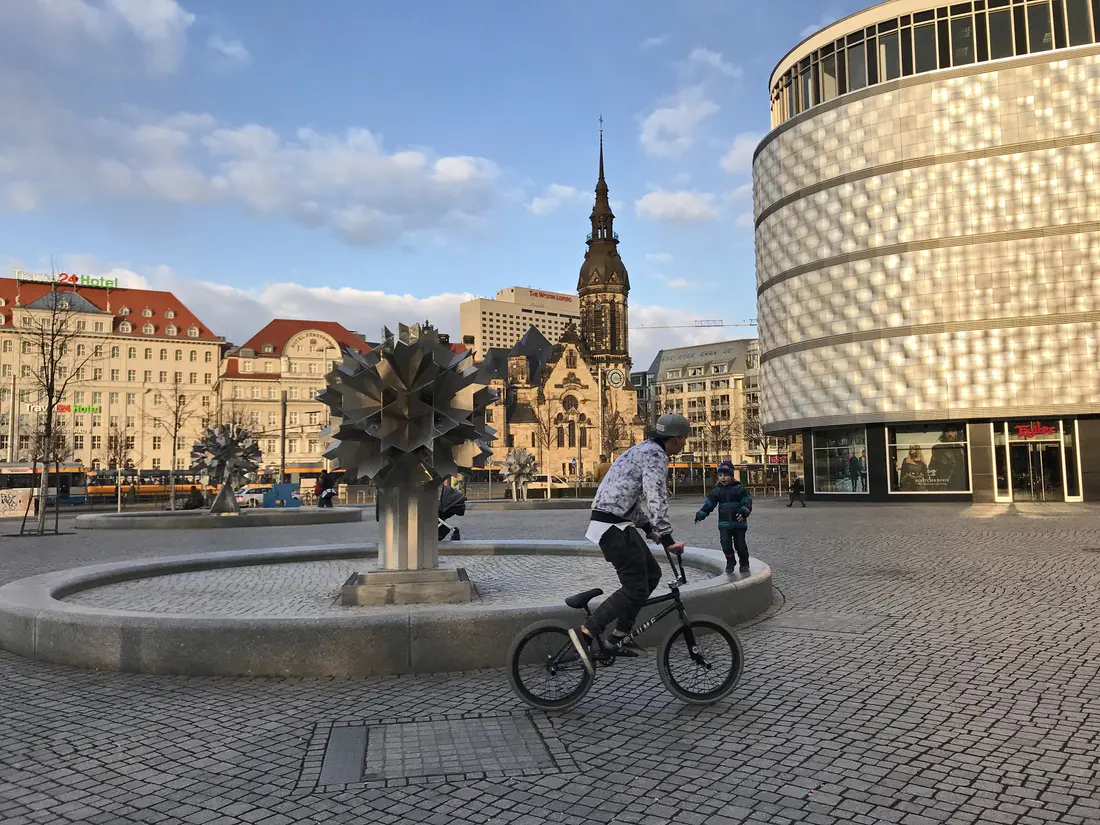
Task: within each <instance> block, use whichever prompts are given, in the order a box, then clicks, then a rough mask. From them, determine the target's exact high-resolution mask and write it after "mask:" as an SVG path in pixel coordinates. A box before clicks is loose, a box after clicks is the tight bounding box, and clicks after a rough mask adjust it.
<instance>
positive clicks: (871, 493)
mask: <svg viewBox="0 0 1100 825" xmlns="http://www.w3.org/2000/svg"><path fill="white" fill-rule="evenodd" d="M771 115H772V131H771V132H770V133H769V134H768V135H767V137H766V138H765V139H764V140H763V141H762V142H761V144H760V146H759V148H758V149H757V151H756V158H755V161H754V172H753V176H754V190H755V192H754V195H755V218H756V256H757V269H756V271H757V289H758V302H759V307H758V319H759V333H760V344H761V357H760V368H761V386H762V395H763V397H762V415H763V417H764V420H765V429H766V430H767V431H768V432H770V433H775V434H781V433H785V434H801V435H802V451H803V454H802V455H799V458H800V459H802V458H804V468H805V475H806V479H807V485H806V486H807V489H808V491H809V493H810V494H811V495H812V496H818V497H821V496H824V497H834V496H835V497H842V496H843V497H852V496H856V497H864V496H865V497H866V498H867V499H870V500H897V501H902V500H913V499H926V500H927V499H936V500H942V499H944V498H949V499H951V498H954V499H963V500H973V501H987V502H993V501H1006V502H1007V501H1028V502H1031V501H1082V500H1092V499H1100V365H1098V364H1097V354H1098V344H1100V340H1098V339H1100V191H1098V189H1100V0H972V2H965V3H952V4H943V5H937V4H932V3H930V2H928V1H927V0H889V1H888V2H885V3H881V4H879V5H876V6H874V7H873V8H870V9H867V10H866V11H862V12H859V13H857V14H854V15H851V16H850V17H847V18H845V19H843V20H841V21H839V22H837V23H834V24H833V25H831V26H829V27H827V28H825V29H822V30H821V31H819V32H817V33H816V34H814V35H812V36H811V37H809V38H807V39H806V40H804V41H803V42H802V43H800V44H799V45H798V46H796V47H795V48H794V49H792V50H791V51H790V52H789V53H788V54H787V55H786V56H785V57H784V58H783V59H782V60H781V61H780V62H779V65H778V66H776V68H775V71H774V72H773V74H772V76H771ZM906 497H908V499H907V498H906Z"/></svg>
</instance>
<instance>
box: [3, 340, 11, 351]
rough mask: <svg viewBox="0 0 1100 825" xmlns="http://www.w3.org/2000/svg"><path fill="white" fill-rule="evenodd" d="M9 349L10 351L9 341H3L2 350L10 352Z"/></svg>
mask: <svg viewBox="0 0 1100 825" xmlns="http://www.w3.org/2000/svg"><path fill="white" fill-rule="evenodd" d="M11 351H12V345H11V341H4V352H11Z"/></svg>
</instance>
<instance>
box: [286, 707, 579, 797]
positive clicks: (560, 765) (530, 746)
mask: <svg viewBox="0 0 1100 825" xmlns="http://www.w3.org/2000/svg"><path fill="white" fill-rule="evenodd" d="M575 770H577V767H576V764H575V763H574V762H573V760H572V758H571V757H570V756H569V754H568V752H567V751H566V750H565V748H564V747H563V746H562V745H561V743H560V741H559V740H558V738H557V737H556V736H555V735H554V732H553V730H552V728H550V726H549V723H548V722H547V721H546V720H545V719H540V720H538V721H536V720H535V718H533V717H532V716H531V715H529V714H526V713H522V714H501V715H493V716H478V717H471V718H462V717H428V718H416V719H405V720H394V721H386V722H374V723H371V722H333V723H329V724H319V725H317V726H316V727H315V728H314V733H313V736H312V737H311V741H310V744H309V745H308V747H307V749H306V754H305V758H304V760H303V764H302V770H301V773H300V775H299V778H298V783H297V786H296V788H295V791H296V793H306V794H308V793H328V792H332V791H338V790H344V789H347V788H349V787H391V786H399V785H411V784H432V783H435V782H443V781H455V780H469V779H481V778H484V777H487V776H488V777H505V776H543V775H546V774H555V773H561V772H562V771H575Z"/></svg>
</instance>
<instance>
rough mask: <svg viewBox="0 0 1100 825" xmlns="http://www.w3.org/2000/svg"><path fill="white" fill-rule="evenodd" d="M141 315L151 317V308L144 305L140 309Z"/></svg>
mask: <svg viewBox="0 0 1100 825" xmlns="http://www.w3.org/2000/svg"><path fill="white" fill-rule="evenodd" d="M141 317H142V318H152V317H153V310H151V309H149V307H146V308H145V309H143V310H142V311H141Z"/></svg>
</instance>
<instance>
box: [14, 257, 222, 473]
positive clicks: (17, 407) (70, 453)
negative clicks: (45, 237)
mask: <svg viewBox="0 0 1100 825" xmlns="http://www.w3.org/2000/svg"><path fill="white" fill-rule="evenodd" d="M20 274H21V275H23V276H27V277H32V276H33V274H32V273H20ZM33 277H35V278H36V279H39V280H34V281H23V280H19V279H18V278H16V279H12V278H3V279H0V460H5V461H9V462H25V461H31V460H32V458H33V457H34V454H35V453H41V449H40V446H39V445H38V444H37V443H36V440H37V439H38V438H40V434H41V433H42V432H43V431H44V411H45V410H46V406H47V405H46V398H47V392H48V390H47V384H50V383H52V384H53V392H54V397H55V399H59V401H58V403H57V405H56V413H57V420H56V429H55V436H56V438H57V440H58V442H59V443H58V447H59V449H58V450H57V451H56V452H55V453H54V455H55V456H56V457H57V458H58V459H60V460H61V461H64V462H67V463H68V462H72V463H79V465H81V466H83V467H85V468H87V469H98V468H104V469H106V468H108V467H111V466H113V465H114V464H115V463H122V464H124V465H131V466H134V467H140V468H143V469H154V470H161V469H163V470H167V469H169V468H171V467H172V458H173V452H174V453H175V464H176V467H177V468H179V469H182V468H186V467H189V466H190V456H191V444H192V443H193V442H194V440H195V438H196V437H197V436H198V434H199V432H200V431H201V428H202V427H203V426H205V425H206V424H207V423H209V422H210V421H211V420H212V419H213V416H214V413H215V407H216V401H215V399H216V393H215V384H216V382H217V380H218V365H219V362H220V360H221V351H222V347H223V346H224V339H222V338H220V337H218V336H217V335H215V334H214V333H213V332H212V331H211V330H210V329H209V328H207V327H206V325H205V324H203V323H202V321H201V320H199V319H198V318H197V317H196V316H195V315H194V313H192V312H191V311H190V310H189V309H188V308H187V307H186V306H184V305H183V303H182V302H181V301H180V300H179V299H178V298H176V296H175V295H173V294H172V293H170V292H159V291H154V290H141V289H120V288H117V287H115V286H109V287H90V286H71V285H68V281H67V280H63V281H61V282H60V283H43V282H42V280H46V278H47V276H44V275H37V276H33ZM51 277H52V276H51ZM58 277H59V278H62V279H68V278H69V277H70V276H67V275H65V274H64V273H62V275H60V276H58ZM73 277H75V276H73ZM101 280H103V279H101ZM108 283H111V284H113V282H110V281H108ZM51 330H53V331H51ZM44 362H45V363H48V364H49V363H52V367H51V366H48V367H47V368H46V369H43V363H44ZM60 442H63V443H60ZM173 446H174V449H173Z"/></svg>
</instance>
